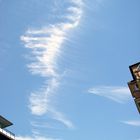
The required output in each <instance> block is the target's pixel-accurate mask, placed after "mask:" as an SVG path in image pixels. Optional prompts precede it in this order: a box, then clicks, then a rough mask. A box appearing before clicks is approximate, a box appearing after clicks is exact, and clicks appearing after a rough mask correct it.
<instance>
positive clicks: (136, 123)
mask: <svg viewBox="0 0 140 140" xmlns="http://www.w3.org/2000/svg"><path fill="white" fill-rule="evenodd" d="M121 122H122V123H124V124H127V125H131V126H137V127H140V120H129V121H121Z"/></svg>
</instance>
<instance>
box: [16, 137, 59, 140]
mask: <svg viewBox="0 0 140 140" xmlns="http://www.w3.org/2000/svg"><path fill="white" fill-rule="evenodd" d="M15 139H16V140H60V139H53V138H46V137H41V136H35V137H30V136H25V137H23V136H17V137H16V138H15Z"/></svg>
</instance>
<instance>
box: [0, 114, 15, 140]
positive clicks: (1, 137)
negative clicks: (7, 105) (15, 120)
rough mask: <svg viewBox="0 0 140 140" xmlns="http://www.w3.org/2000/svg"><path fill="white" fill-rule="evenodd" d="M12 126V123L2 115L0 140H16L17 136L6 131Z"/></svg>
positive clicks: (0, 117) (0, 119) (0, 118)
mask: <svg viewBox="0 0 140 140" xmlns="http://www.w3.org/2000/svg"><path fill="white" fill-rule="evenodd" d="M11 125H13V124H12V123H11V122H10V121H8V120H7V119H5V118H4V117H2V116H1V115H0V140H15V135H14V134H13V133H12V132H10V131H9V130H7V129H6V128H7V127H8V126H11Z"/></svg>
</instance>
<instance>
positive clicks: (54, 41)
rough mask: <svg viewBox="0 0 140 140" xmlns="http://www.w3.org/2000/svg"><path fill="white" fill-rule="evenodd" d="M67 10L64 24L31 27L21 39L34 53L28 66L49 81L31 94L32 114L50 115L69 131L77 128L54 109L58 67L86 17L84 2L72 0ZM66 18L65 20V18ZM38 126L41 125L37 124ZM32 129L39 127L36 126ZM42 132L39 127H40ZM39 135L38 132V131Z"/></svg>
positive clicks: (19, 139) (38, 139) (31, 139)
mask: <svg viewBox="0 0 140 140" xmlns="http://www.w3.org/2000/svg"><path fill="white" fill-rule="evenodd" d="M66 2H68V5H69V6H68V7H66V9H65V11H66V15H65V16H64V17H63V19H62V22H60V21H61V20H59V22H56V23H55V24H50V25H48V26H46V25H45V26H43V27H40V28H38V27H37V28H35V27H32V28H29V29H27V31H26V32H25V34H24V35H22V36H21V40H22V41H23V42H24V45H25V48H27V49H29V50H30V52H31V63H29V64H27V67H28V69H29V71H30V72H31V73H32V74H34V75H39V76H41V77H44V78H45V79H46V81H45V84H44V85H42V87H41V88H40V89H38V90H36V91H34V92H32V93H31V94H30V97H29V105H28V106H29V109H30V111H31V114H33V115H35V116H39V117H41V116H42V115H46V114H48V116H49V117H51V119H52V120H55V121H58V122H59V123H61V124H63V125H64V126H65V127H67V128H74V125H73V123H72V122H71V121H70V120H69V119H68V118H67V117H66V116H65V115H64V114H63V113H61V112H60V111H58V110H56V109H54V107H53V105H52V104H53V102H52V100H51V97H52V95H55V93H56V92H57V91H56V90H57V88H58V87H59V86H60V81H61V78H62V75H63V74H62V73H60V72H59V66H58V64H57V62H58V59H59V56H60V55H61V52H62V51H63V43H64V42H65V41H66V40H67V39H68V35H69V32H70V31H71V30H73V29H74V28H76V27H77V26H78V25H79V23H80V20H81V17H82V14H83V9H82V6H83V2H82V0H69V1H66ZM61 18H62V17H61ZM36 124H39V123H37V122H36ZM32 127H33V128H34V127H35V128H37V125H35V124H33V125H32ZM38 129H39V128H38ZM36 132H38V131H36ZM16 139H17V140H58V139H53V138H46V137H43V136H41V137H40V136H38V135H36V134H35V133H34V134H33V136H27V137H21V136H19V137H17V138H16Z"/></svg>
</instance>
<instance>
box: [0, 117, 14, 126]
mask: <svg viewBox="0 0 140 140" xmlns="http://www.w3.org/2000/svg"><path fill="white" fill-rule="evenodd" d="M11 125H13V123H11V122H10V121H8V120H7V119H5V118H4V117H2V116H1V115H0V128H5V127H8V126H11Z"/></svg>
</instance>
